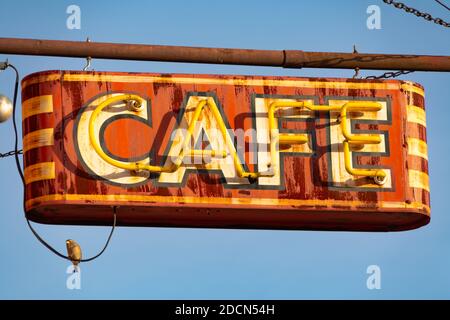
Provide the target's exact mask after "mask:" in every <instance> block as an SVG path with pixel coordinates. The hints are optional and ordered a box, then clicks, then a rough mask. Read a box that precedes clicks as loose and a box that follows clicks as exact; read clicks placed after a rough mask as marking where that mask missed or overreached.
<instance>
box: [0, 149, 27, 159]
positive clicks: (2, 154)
mask: <svg viewBox="0 0 450 320" xmlns="http://www.w3.org/2000/svg"><path fill="white" fill-rule="evenodd" d="M22 153H23V152H22V150H19V151H17V154H22ZM15 154H16V151H14V150H11V151H9V152H6V153H1V152H0V158H6V157H10V156H13V155H15Z"/></svg>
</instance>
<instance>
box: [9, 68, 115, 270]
mask: <svg viewBox="0 0 450 320" xmlns="http://www.w3.org/2000/svg"><path fill="white" fill-rule="evenodd" d="M5 66H6V67H5V69H6V68H8V67H10V68H11V69H13V70H14V71H15V73H16V81H15V84H14V98H13V115H12V116H13V127H14V158H15V160H16V167H17V171H18V173H19V175H20V179H21V180H22V184H23V202H22V205H23V211H24V213H26V207H25V187H26V184H25V177H24V174H23V171H22V167H21V165H20V160H19V150H18V149H19V134H18V130H17V123H16V109H17V108H16V107H17V96H18V92H19V71H18V70H17V68H16V67H14V66H13V65H12V64H10V63H8V62H6V64H5ZM113 216H114V220H113V225H112V228H111V231H110V233H109V236H108V239H107V240H106V243H105V245H104V246H103V248H102V250H100V252H99V253H97V254H96V255H94V256H92V257H90V258H87V259H80V260H79V262H89V261H92V260H94V259H97V258H98V257H100V256H101V255H102V254H103V252H105V250H106V248H107V247H108V245H109V242H110V240H111V237H112V235H113V233H114V229H115V227H116V220H117V219H116V216H117V207H116V206H114V207H113ZM25 219H26V221H27V224H28V227H29V228H30V230H31V232H32V233H33V235H34V236H35V237H36V239H37V240H38V241H39V242H40V243H41V244H43V245H44V246H45V247H46V248H47V249H49V250H50V251H51V252H53V253H54V254H56V255H57V256H58V257H60V258H63V259H66V260H69V261H71V259H70V258H69V257H68V256H66V255H64V254H62V253H60V252H59V251H58V250H56V249H55V248H53V247H52V246H51V245H50V244H49V243H48V242H46V241H45V240H44V239H42V237H41V236H40V235H39V234H38V233H37V231H36V230H35V229H34V228H33V226H32V225H31V221H30V219H28V217H27V215H26V214H25Z"/></svg>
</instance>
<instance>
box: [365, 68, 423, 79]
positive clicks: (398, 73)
mask: <svg viewBox="0 0 450 320" xmlns="http://www.w3.org/2000/svg"><path fill="white" fill-rule="evenodd" d="M412 72H414V71H410V70H400V71H389V72H385V73H383V74H382V75H379V76H368V77H365V78H364V79H375V80H377V79H390V78H397V77H398V76H401V75H403V74H408V73H412Z"/></svg>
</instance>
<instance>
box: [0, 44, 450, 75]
mask: <svg viewBox="0 0 450 320" xmlns="http://www.w3.org/2000/svg"><path fill="white" fill-rule="evenodd" d="M0 53H2V54H18V55H33V56H57V57H71V58H86V57H91V58H95V59H118V60H140V61H163V62H185V63H207V64H229V65H249V66H269V67H283V68H333V69H355V68H359V69H371V70H412V71H440V72H449V71H450V56H429V55H404V54H361V53H336V52H307V51H301V50H252V49H230V48H202V47H182V46H163V45H146V44H120V43H106V42H87V41H61V40H37V39H18V38H0Z"/></svg>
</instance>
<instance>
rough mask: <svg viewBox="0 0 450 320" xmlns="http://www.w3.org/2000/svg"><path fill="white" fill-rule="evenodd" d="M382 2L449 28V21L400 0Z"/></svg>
mask: <svg viewBox="0 0 450 320" xmlns="http://www.w3.org/2000/svg"><path fill="white" fill-rule="evenodd" d="M383 2H384V3H386V4H390V5H393V6H394V7H396V8H397V9H402V10H404V11H406V12H408V13H412V14H414V15H415V16H417V17H420V18H424V19H425V20H427V21H432V22H434V23H436V24H438V25H441V26H443V27H446V28H450V23H449V22H446V21H444V20H442V19H441V18H433V16H432V15H431V14H429V13H426V12H421V11H419V10H417V9H414V8H411V7H408V6H407V5H406V4H404V3H402V2H395V1H394V0H383Z"/></svg>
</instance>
